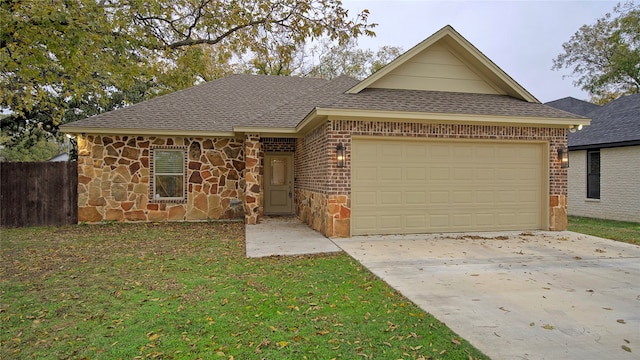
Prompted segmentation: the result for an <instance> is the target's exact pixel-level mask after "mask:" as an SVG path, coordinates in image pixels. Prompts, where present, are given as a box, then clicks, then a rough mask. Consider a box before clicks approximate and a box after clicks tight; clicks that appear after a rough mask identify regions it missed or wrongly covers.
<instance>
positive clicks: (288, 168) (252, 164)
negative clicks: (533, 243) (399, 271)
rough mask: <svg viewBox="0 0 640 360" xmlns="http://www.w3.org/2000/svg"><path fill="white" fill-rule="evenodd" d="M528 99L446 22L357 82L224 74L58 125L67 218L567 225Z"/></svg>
mask: <svg viewBox="0 0 640 360" xmlns="http://www.w3.org/2000/svg"><path fill="white" fill-rule="evenodd" d="M588 123H589V119H587V118H584V117H581V116H578V115H575V114H570V113H567V112H565V111H562V110H558V109H555V108H552V107H549V106H545V105H543V104H540V103H539V101H538V100H537V99H536V98H535V97H533V96H532V95H531V94H530V93H529V92H527V91H526V90H525V89H524V88H522V87H521V86H520V85H519V84H518V83H516V82H515V81H514V80H513V79H512V78H511V77H509V76H508V75H507V74H506V73H504V72H503V71H502V70H501V69H500V68H498V67H497V66H496V65H495V64H494V63H493V62H491V60H489V59H488V58H487V57H486V56H485V55H484V54H482V53H481V52H480V51H478V50H477V49H476V48H475V47H474V46H473V45H472V44H471V43H469V42H468V41H467V40H466V39H464V38H463V37H462V36H461V35H460V34H458V33H457V32H456V31H455V30H454V29H453V28H451V27H450V26H446V27H444V28H443V29H441V30H440V31H438V32H437V33H435V34H434V35H432V36H431V37H429V38H427V39H426V40H424V41H423V42H422V43H420V44H418V45H417V46H415V47H414V48H412V49H410V50H409V51H407V52H406V53H405V54H403V55H401V56H400V57H398V58H397V59H395V60H394V61H393V62H391V63H390V64H388V65H387V66H386V67H384V68H382V69H381V70H379V71H378V72H376V73H375V74H373V75H372V76H370V77H369V78H367V79H365V80H363V81H357V80H355V79H351V78H348V77H338V78H336V79H333V80H330V81H328V80H322V79H314V78H298V77H278V76H259V75H233V76H229V77H225V78H222V79H219V80H215V81H211V82H208V83H205V84H202V85H198V86H194V87H192V88H189V89H186V90H182V91H178V92H175V93H172V94H169V95H165V96H161V97H157V98H154V99H152V100H149V101H145V102H142V103H139V104H136V105H133V106H130V107H127V108H124V109H119V110H115V111H111V112H108V113H104V114H100V115H97V116H94V117H91V118H88V119H84V120H80V121H77V122H75V123H71V124H67V125H64V126H62V127H61V129H62V130H63V131H64V132H66V133H72V134H76V135H77V136H78V151H79V156H78V174H79V179H78V182H79V185H78V192H79V200H78V202H79V204H78V205H79V221H88V222H95V221H100V220H119V221H185V220H206V219H227V218H236V217H242V216H244V218H245V222H246V223H247V224H255V223H257V222H258V221H259V219H260V218H261V217H262V216H265V215H278V214H283V215H290V214H296V215H297V216H298V217H300V218H301V219H302V220H303V221H305V222H306V223H308V224H309V225H310V226H311V227H312V228H313V229H315V230H318V231H320V232H322V234H325V235H327V236H333V237H348V236H351V235H361V234H404V233H428V232H445V231H446V232H453V231H489V230H531V229H551V230H564V229H565V228H566V191H567V177H566V176H567V174H566V169H564V168H561V163H560V161H559V159H558V149H565V148H566V146H567V142H566V141H567V137H566V134H567V129H568V128H569V126H572V125H578V124H585V125H586V124H588Z"/></svg>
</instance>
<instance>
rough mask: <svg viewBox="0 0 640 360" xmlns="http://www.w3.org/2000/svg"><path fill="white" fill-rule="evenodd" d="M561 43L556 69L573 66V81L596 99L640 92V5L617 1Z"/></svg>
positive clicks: (609, 98)
mask: <svg viewBox="0 0 640 360" xmlns="http://www.w3.org/2000/svg"><path fill="white" fill-rule="evenodd" d="M562 47H563V50H564V52H563V53H561V54H560V55H558V56H557V57H556V58H555V59H554V60H553V69H554V70H559V69H562V68H570V69H571V70H572V71H573V74H572V76H573V77H576V80H575V81H574V84H575V85H576V86H579V87H580V88H582V89H583V90H585V91H587V92H589V93H590V94H591V96H592V100H593V101H594V102H597V103H606V102H608V101H611V100H614V99H616V98H617V97H620V96H622V95H626V94H635V93H638V92H640V5H636V4H634V3H633V2H626V3H624V4H622V3H619V4H617V5H616V6H615V7H614V9H613V12H612V13H607V14H606V15H605V16H603V17H602V18H600V19H598V20H597V21H596V23H595V24H592V25H583V26H582V27H580V29H579V30H578V31H577V32H576V33H575V34H574V35H573V36H572V37H571V39H569V41H567V42H565V43H564V44H563V45H562Z"/></svg>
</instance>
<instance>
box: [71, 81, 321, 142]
mask: <svg viewBox="0 0 640 360" xmlns="http://www.w3.org/2000/svg"><path fill="white" fill-rule="evenodd" d="M327 83H328V81H327V80H323V79H314V78H300V77H288V76H264V75H231V76H227V77H224V78H222V79H218V80H214V81H210V82H207V83H204V84H200V85H196V86H193V87H190V88H188V89H184V90H181V91H177V92H174V93H171V94H167V95H163V96H159V97H155V98H153V99H151V100H147V101H144V102H141V103H138V104H135V105H132V106H129V107H126V108H122V109H118V110H114V111H110V112H106V113H103V114H99V115H96V116H93V117H90V118H87V119H83V120H79V121H77V122H74V123H73V124H71V125H72V126H77V127H88V128H113V129H160V130H195V131H198V130H201V131H222V132H230V131H233V127H234V126H239V125H245V124H246V123H248V122H249V121H251V120H252V119H255V118H256V117H259V116H260V115H262V114H264V113H267V112H269V111H271V110H273V109H274V108H276V107H278V106H279V105H280V104H282V103H285V102H287V101H289V100H291V99H292V98H295V97H298V96H300V94H304V93H306V92H308V91H310V90H313V89H315V88H317V87H321V86H325V85H326V84H327ZM271 120H272V121H273V122H274V124H275V122H276V119H271ZM271 120H269V121H271ZM269 121H267V124H265V126H269V125H271V124H270V123H269ZM275 126H278V124H275ZM61 128H62V129H64V126H62V127H61Z"/></svg>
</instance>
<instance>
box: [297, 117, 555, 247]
mask: <svg viewBox="0 0 640 360" xmlns="http://www.w3.org/2000/svg"><path fill="white" fill-rule="evenodd" d="M358 135H360V136H392V137H411V138H441V139H479V140H530V141H546V142H548V143H549V196H550V201H549V203H550V205H549V206H550V211H549V217H550V220H549V224H550V225H549V228H550V230H565V229H566V194H567V169H561V168H560V162H559V160H558V148H560V147H564V148H566V146H567V137H566V129H560V128H542V127H518V126H494V125H458V124H425V123H402V122H378V121H365V120H331V121H328V122H327V123H325V124H323V125H321V126H319V127H318V128H316V129H315V130H313V131H312V132H311V133H309V134H308V135H307V136H305V137H304V138H302V139H298V143H297V146H296V169H297V172H296V180H297V181H296V197H297V199H296V213H297V214H298V215H299V216H300V217H301V218H302V219H303V220H304V221H306V222H307V223H308V224H309V225H311V226H312V227H313V228H314V229H316V230H319V231H321V232H322V233H323V234H325V235H327V236H349V234H348V231H349V229H348V225H347V223H348V221H349V217H350V211H349V208H350V194H351V185H350V183H351V170H350V169H351V139H352V136H358ZM339 143H342V144H343V146H344V147H345V154H346V160H345V163H346V164H345V165H346V166H345V167H344V168H338V167H337V164H336V154H335V149H336V146H337V145H338V144H339ZM338 196H345V197H344V199H343V201H339V202H338V203H339V206H331V205H332V204H331V203H330V202H331V201H336V199H338ZM341 199H342V198H341ZM333 208H336V209H339V210H336V211H329V210H330V209H333ZM316 217H321V218H320V219H317V218H316ZM339 229H340V230H339Z"/></svg>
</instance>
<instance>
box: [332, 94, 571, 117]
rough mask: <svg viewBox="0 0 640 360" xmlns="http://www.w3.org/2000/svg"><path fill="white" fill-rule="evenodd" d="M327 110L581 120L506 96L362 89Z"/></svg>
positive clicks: (549, 108) (555, 110) (568, 114)
mask: <svg viewBox="0 0 640 360" xmlns="http://www.w3.org/2000/svg"><path fill="white" fill-rule="evenodd" d="M329 107H330V108H337V109H339V108H344V109H360V110H386V111H409V112H427V113H454V114H472V115H498V116H521V117H522V116H524V117H547V118H576V119H577V118H582V117H581V116H578V115H575V114H571V113H568V112H565V111H562V110H559V109H555V108H552V107H549V106H545V105H542V104H537V103H530V102H527V101H523V100H520V99H516V98H513V97H511V96H505V95H491V94H472V93H455V92H442V91H420V90H395V89H365V90H363V91H361V92H360V93H358V94H342V95H341V96H339V97H338V98H337V100H336V101H334V102H333V103H332V104H330V106H329Z"/></svg>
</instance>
